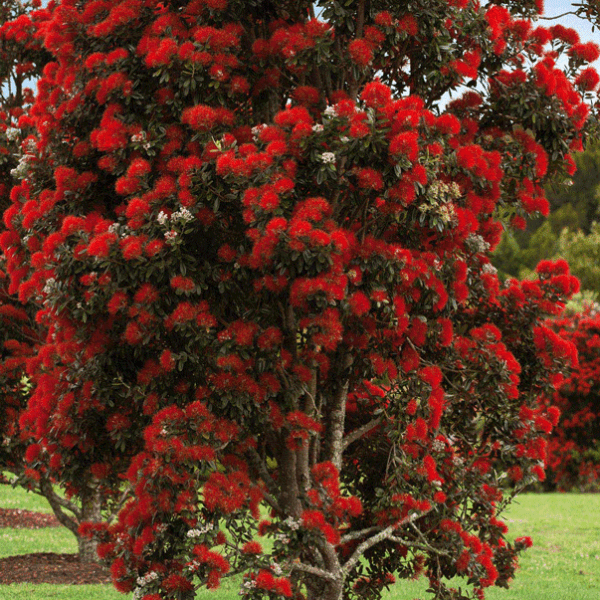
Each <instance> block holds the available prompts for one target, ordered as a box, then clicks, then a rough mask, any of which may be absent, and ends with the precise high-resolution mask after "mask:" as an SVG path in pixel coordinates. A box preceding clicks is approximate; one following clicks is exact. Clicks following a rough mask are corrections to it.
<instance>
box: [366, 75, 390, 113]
mask: <svg viewBox="0 0 600 600" xmlns="http://www.w3.org/2000/svg"><path fill="white" fill-rule="evenodd" d="M360 98H361V100H362V101H363V102H364V103H365V104H366V105H367V106H371V107H374V108H376V107H379V106H385V105H386V104H388V103H389V102H390V100H391V99H392V90H390V88H389V87H388V86H387V85H384V84H383V83H381V82H380V81H379V80H375V81H372V82H371V83H367V85H365V87H364V89H363V91H362V94H361V95H360Z"/></svg>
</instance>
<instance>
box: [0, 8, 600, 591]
mask: <svg viewBox="0 0 600 600" xmlns="http://www.w3.org/2000/svg"><path fill="white" fill-rule="evenodd" d="M314 4H316V5H317V6H318V11H317V12H316V13H315V6H314V5H313V3H312V2H307V1H302V0H298V1H295V0H288V1H286V2H271V1H268V0H245V1H244V2H241V1H239V0H190V1H187V0H165V1H163V2H161V3H157V2H154V1H152V0H95V1H85V0H63V1H62V2H56V3H54V2H50V4H49V5H48V7H47V12H46V13H45V14H47V19H45V20H43V21H42V22H40V23H39V24H38V25H37V27H36V28H35V32H34V33H33V36H34V38H35V39H37V40H43V43H44V47H45V48H46V49H47V51H48V52H51V53H52V54H53V56H54V60H53V62H51V63H50V64H48V65H47V66H46V68H45V69H44V75H43V77H42V79H41V80H40V82H39V86H38V89H39V93H38V96H37V98H36V101H35V104H34V106H33V107H32V108H31V110H30V111H28V114H27V115H25V116H23V117H22V118H21V119H20V121H19V126H20V127H34V128H35V131H36V135H35V139H34V140H33V141H32V143H31V144H28V145H26V146H25V148H24V154H23V156H22V158H21V161H20V165H21V166H20V168H19V169H18V170H17V173H18V174H19V175H20V176H21V177H22V181H21V182H20V183H19V184H18V185H16V186H15V187H13V189H12V192H11V200H12V205H11V206H10V208H8V210H7V211H6V212H5V213H4V222H5V224H6V226H7V227H8V231H7V232H5V233H4V234H3V235H2V236H1V238H0V243H1V244H2V247H3V249H4V251H5V253H6V255H7V261H8V267H9V271H10V273H11V285H12V286H13V288H14V289H15V290H17V291H18V295H19V299H20V300H21V301H22V302H23V303H29V302H32V301H36V302H40V303H41V309H40V310H39V311H38V312H37V315H36V319H37V322H38V323H39V324H40V325H42V326H44V327H46V329H47V336H46V338H45V342H44V344H43V345H42V347H41V348H40V349H39V351H37V352H36V354H35V356H34V357H33V358H32V359H30V360H29V361H28V365H27V368H28V373H29V376H30V377H31V379H32V382H33V385H34V389H33V392H32V395H31V398H30V400H29V402H28V407H27V410H26V411H25V413H24V414H23V415H22V417H21V419H20V426H21V428H22V429H23V431H25V432H26V433H27V434H28V435H29V436H30V441H31V445H30V448H29V449H28V458H29V460H30V463H31V465H30V468H31V469H33V470H34V471H35V470H38V471H39V472H41V473H45V474H48V473H49V474H52V476H53V477H55V478H56V479H58V480H60V481H62V482H63V484H64V485H65V486H66V488H67V490H68V491H69V492H70V493H72V494H76V495H79V496H80V497H82V498H83V499H84V504H85V502H86V499H89V498H92V497H93V498H96V499H97V500H99V501H102V502H104V503H107V502H111V499H113V498H114V497H115V494H116V493H117V492H118V491H119V490H121V489H122V488H123V485H124V484H123V481H126V482H127V485H129V486H131V488H132V490H133V491H134V494H135V497H134V498H133V499H132V500H131V501H130V502H129V503H127V504H126V506H125V507H124V508H123V510H122V511H121V513H120V516H119V520H118V522H116V523H114V524H112V525H110V526H107V525H104V524H101V523H96V524H93V523H92V524H90V525H89V526H88V527H86V528H85V531H86V532H87V533H92V534H95V535H96V536H97V538H99V540H100V542H101V544H100V545H99V547H98V553H99V555H100V556H101V557H102V558H103V559H105V560H107V561H108V562H110V563H111V565H112V566H111V570H112V574H113V578H114V581H115V585H116V586H117V588H118V589H120V590H122V591H130V590H132V589H133V588H136V591H135V594H136V597H143V598H144V599H145V600H158V599H159V598H178V599H188V598H193V597H194V595H195V590H196V589H197V587H198V586H202V585H207V586H208V587H211V588H214V587H217V586H218V585H219V581H220V579H221V578H222V577H223V576H225V575H226V574H231V573H243V574H244V579H243V584H242V591H243V593H244V594H245V595H247V596H248V597H250V598H264V597H269V598H276V597H278V596H285V597H292V596H295V597H298V598H300V597H308V598H310V599H317V598H318V599H323V600H339V599H340V598H355V597H356V598H364V597H378V595H379V594H380V592H381V590H382V589H383V588H385V587H386V586H389V585H390V584H391V583H392V582H393V580H394V577H399V578H401V579H402V578H407V577H415V576H418V575H419V574H420V573H425V574H426V576H427V577H428V578H429V582H430V589H431V591H432V593H434V594H435V596H436V598H440V599H466V598H472V597H477V598H483V597H484V590H485V588H487V587H489V586H491V585H494V584H495V585H501V586H506V585H507V583H508V581H509V580H510V578H511V577H512V576H513V574H514V570H515V567H516V555H517V553H518V552H519V551H520V550H522V549H523V548H524V547H526V546H527V545H528V544H529V541H528V540H526V539H523V540H517V541H516V542H515V543H514V544H510V543H508V542H507V541H506V540H505V538H504V534H505V533H506V526H505V525H504V523H503V522H502V521H501V520H500V519H499V516H500V514H501V512H502V510H503V509H504V507H505V506H506V504H507V502H508V500H509V499H510V498H509V497H505V493H504V492H503V490H502V484H503V481H505V480H506V479H507V478H510V479H511V480H512V481H513V482H515V486H514V489H515V491H518V490H519V489H521V487H522V486H523V485H525V484H527V483H528V482H530V481H533V480H535V479H541V478H543V477H544V469H543V467H544V462H545V459H546V444H547V442H546V436H547V434H548V433H549V431H550V429H551V428H552V423H555V422H556V420H557V418H558V413H557V411H556V410H554V409H552V408H547V404H548V402H547V401H545V399H547V398H548V397H550V396H551V394H552V391H553V389H554V386H556V385H559V384H560V383H561V381H562V375H561V371H562V370H563V369H564V368H565V367H567V366H568V365H569V364H570V363H571V362H572V361H573V358H574V354H573V346H572V345H571V344H569V343H568V342H566V341H564V340H562V338H560V337H559V336H558V335H557V334H556V333H554V332H553V331H552V330H551V329H550V328H549V327H547V326H546V325H545V324H544V321H543V319H544V317H545V316H546V315H548V314H556V313H558V312H560V310H561V308H562V307H563V306H564V302H565V301H566V299H567V298H568V297H570V295H571V294H572V293H573V292H574V291H576V289H577V283H576V281H575V280H574V278H572V277H571V276H570V275H569V273H568V268H567V266H566V264H565V263H564V262H558V263H556V264H555V263H543V264H541V265H540V267H539V268H538V280H537V281H535V282H524V283H522V284H519V283H516V282H513V283H512V284H511V285H510V286H509V287H507V288H503V289H500V286H499V283H498V279H497V277H496V276H495V273H494V269H493V268H492V267H491V265H490V262H489V257H488V254H489V251H490V250H491V249H492V248H493V247H494V246H495V245H496V244H497V243H498V240H499V238H500V234H501V231H502V223H503V222H504V223H507V224H508V223H509V222H510V223H512V224H513V225H516V226H520V225H522V223H523V222H524V218H525V217H526V216H527V215H528V214H533V213H538V212H539V213H542V214H545V213H546V212H547V201H546V200H545V197H544V192H543V188H542V185H543V183H544V182H545V181H546V178H547V177H549V176H558V177H560V176H567V175H568V174H569V173H571V172H572V161H571V160H570V157H569V154H568V153H569V151H570V150H572V149H578V148H581V136H582V132H583V131H584V126H585V125H586V122H587V119H588V114H589V107H588V105H587V104H586V99H587V96H588V95H589V93H590V92H591V90H593V89H594V88H595V87H596V85H597V83H598V76H597V75H596V73H595V71H593V70H592V69H590V68H588V67H587V64H588V62H589V61H593V60H595V58H597V57H598V54H599V51H598V48H597V47H596V46H595V45H594V44H586V43H581V42H580V41H579V39H578V36H577V34H576V32H574V31H573V30H570V29H566V28H564V27H562V26H560V25H554V26H552V27H550V28H548V29H546V28H543V27H536V26H535V24H533V23H532V22H531V21H530V20H529V19H530V18H534V17H535V16H536V15H537V13H538V11H539V8H540V7H539V4H540V3H539V2H533V1H523V0H519V1H518V2H517V1H514V2H513V1H506V2H503V3H502V6H500V5H498V4H493V5H491V6H490V5H488V6H486V7H482V6H480V5H479V4H478V3H476V2H470V1H469V0H452V1H449V0H434V1H431V0H427V1H426V2H415V3H412V4H411V7H412V8H411V9H410V11H408V9H407V8H406V7H404V8H403V7H401V6H400V4H399V3H396V4H394V5H393V6H391V7H390V6H387V8H385V6H384V5H389V4H390V3H379V2H375V1H372V2H365V1H364V0H356V1H352V2H345V3H341V2H337V1H332V2H325V1H323V2H317V3H314ZM384 8H385V9H384ZM562 55H564V56H565V57H566V58H567V60H568V72H567V74H565V73H564V72H563V71H561V70H559V69H558V67H557V66H556V61H557V59H558V58H559V57H560V56H562ZM465 84H466V85H465ZM473 88H476V89H478V90H479V91H477V92H476V91H474V89H473ZM448 94H454V96H456V98H455V99H454V100H452V101H451V102H450V103H446V99H447V97H448ZM501 219H502V220H501ZM261 507H262V509H263V511H267V514H266V515H265V513H264V512H263V513H262V516H261ZM96 517H97V515H96ZM92 520H94V519H92ZM455 575H459V576H463V577H465V578H466V579H467V580H468V584H469V585H468V587H467V589H466V590H462V591H461V590H456V589H453V588H451V587H449V584H448V582H447V579H448V578H451V577H453V576H455Z"/></svg>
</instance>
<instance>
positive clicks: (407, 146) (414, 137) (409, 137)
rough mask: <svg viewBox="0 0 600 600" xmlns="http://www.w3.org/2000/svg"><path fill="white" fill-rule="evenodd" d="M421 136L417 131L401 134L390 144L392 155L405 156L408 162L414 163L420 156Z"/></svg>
mask: <svg viewBox="0 0 600 600" xmlns="http://www.w3.org/2000/svg"><path fill="white" fill-rule="evenodd" d="M418 139H419V134H418V133H417V132H416V131H404V132H402V133H399V134H398V135H396V136H395V137H394V138H392V140H391V142H390V154H392V155H396V154H404V155H405V156H406V157H407V158H408V160H410V161H411V162H414V161H415V160H417V157H418V155H419V144H418Z"/></svg>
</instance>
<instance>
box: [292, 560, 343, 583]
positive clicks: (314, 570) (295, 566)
mask: <svg viewBox="0 0 600 600" xmlns="http://www.w3.org/2000/svg"><path fill="white" fill-rule="evenodd" d="M292 571H303V572H304V573H310V574H311V575H316V576H317V577H322V578H323V579H329V580H330V581H336V578H335V576H334V575H332V574H331V573H329V571H325V569H319V567H313V566H312V565H306V564H304V563H299V562H294V563H292Z"/></svg>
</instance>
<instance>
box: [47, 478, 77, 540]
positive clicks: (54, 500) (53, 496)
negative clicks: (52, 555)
mask: <svg viewBox="0 0 600 600" xmlns="http://www.w3.org/2000/svg"><path fill="white" fill-rule="evenodd" d="M39 486H40V493H41V495H42V496H44V498H46V500H48V504H50V507H51V508H52V512H53V513H54V515H55V516H56V519H57V520H58V522H59V523H60V524H61V525H63V526H64V527H66V528H67V529H68V530H69V531H71V532H72V533H73V534H74V535H75V536H77V537H79V533H78V531H77V530H78V529H79V523H78V521H79V520H80V519H81V510H80V509H79V508H78V507H77V506H75V505H74V504H73V503H72V502H69V501H68V500H65V499H64V498H61V497H60V496H59V495H58V494H57V493H56V492H55V491H54V490H53V489H52V484H51V483H50V482H49V481H48V479H46V478H45V477H43V478H42V479H41V480H40V483H39ZM63 507H64V508H66V509H67V510H69V511H71V512H72V513H73V514H74V515H75V517H76V519H77V520H75V519H73V518H71V517H69V516H68V515H67V514H66V513H65V512H64V511H63Z"/></svg>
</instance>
